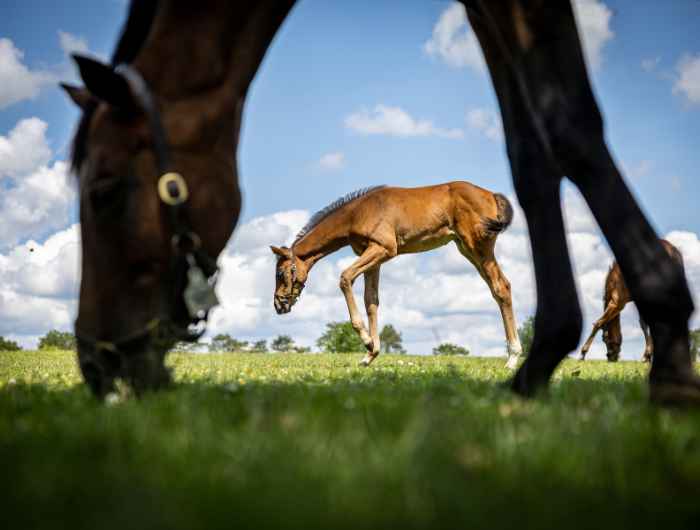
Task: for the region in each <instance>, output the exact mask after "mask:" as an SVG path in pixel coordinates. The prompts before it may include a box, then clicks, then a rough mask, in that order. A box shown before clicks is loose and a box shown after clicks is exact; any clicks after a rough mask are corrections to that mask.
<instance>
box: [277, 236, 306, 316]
mask: <svg viewBox="0 0 700 530" xmlns="http://www.w3.org/2000/svg"><path fill="white" fill-rule="evenodd" d="M270 249H271V250H272V252H274V253H275V254H276V255H277V256H278V259H277V270H276V272H275V298H274V303H275V310H276V311H277V313H278V314H280V315H281V314H283V313H289V312H290V311H291V310H292V306H293V305H294V304H295V303H296V302H297V300H298V299H299V295H300V294H301V291H303V290H304V285H305V284H306V279H307V278H308V275H309V268H308V267H307V265H306V263H305V262H304V261H303V260H301V259H299V258H298V257H297V256H295V255H294V253H293V252H292V250H291V249H290V248H287V247H270Z"/></svg>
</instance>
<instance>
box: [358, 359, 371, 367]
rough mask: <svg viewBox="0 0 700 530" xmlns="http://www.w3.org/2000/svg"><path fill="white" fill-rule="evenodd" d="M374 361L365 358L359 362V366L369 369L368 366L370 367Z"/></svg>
mask: <svg viewBox="0 0 700 530" xmlns="http://www.w3.org/2000/svg"><path fill="white" fill-rule="evenodd" d="M372 360H373V359H372V358H371V357H364V358H363V359H362V360H361V361H360V362H359V365H360V366H364V367H367V366H369V365H370V364H371V363H372Z"/></svg>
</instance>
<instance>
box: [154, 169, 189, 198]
mask: <svg viewBox="0 0 700 530" xmlns="http://www.w3.org/2000/svg"><path fill="white" fill-rule="evenodd" d="M189 195H190V192H189V190H188V189H187V183H186V182H185V179H184V178H182V175H180V173H175V172H173V171H171V172H169V173H165V174H164V175H162V176H161V177H160V178H159V179H158V196H159V197H160V200H161V201H163V202H164V203H165V204H167V205H168V206H177V205H178V204H182V203H183V202H185V201H187V198H188V197H189Z"/></svg>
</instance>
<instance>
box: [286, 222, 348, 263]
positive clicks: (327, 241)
mask: <svg viewBox="0 0 700 530" xmlns="http://www.w3.org/2000/svg"><path fill="white" fill-rule="evenodd" d="M348 244H349V241H348V234H347V230H346V229H345V226H343V225H342V224H335V225H334V226H330V225H329V224H328V223H323V222H322V223H320V224H319V225H317V226H315V227H314V228H312V229H311V230H310V231H309V232H308V233H306V234H305V235H304V236H303V237H302V238H301V239H299V240H298V241H297V242H296V243H294V244H293V245H292V252H293V253H294V255H295V256H297V257H298V258H299V259H301V260H302V261H304V263H306V265H307V266H308V267H309V268H311V267H313V265H314V264H315V263H316V262H317V261H319V260H320V259H321V258H324V257H326V256H328V255H329V254H332V253H333V252H335V251H336V250H340V249H341V248H343V247H345V246H347V245H348Z"/></svg>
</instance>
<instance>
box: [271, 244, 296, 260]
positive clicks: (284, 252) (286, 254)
mask: <svg viewBox="0 0 700 530" xmlns="http://www.w3.org/2000/svg"><path fill="white" fill-rule="evenodd" d="M270 250H271V251H272V252H274V253H275V254H277V255H278V256H280V257H282V258H291V257H292V251H291V250H289V249H288V248H287V247H282V248H280V247H276V246H274V245H270Z"/></svg>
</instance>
